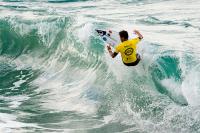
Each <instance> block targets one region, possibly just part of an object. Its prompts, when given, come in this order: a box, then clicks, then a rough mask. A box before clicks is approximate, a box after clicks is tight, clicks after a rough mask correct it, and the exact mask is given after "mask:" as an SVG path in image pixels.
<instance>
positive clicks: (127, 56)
mask: <svg viewBox="0 0 200 133" xmlns="http://www.w3.org/2000/svg"><path fill="white" fill-rule="evenodd" d="M134 32H135V34H136V35H138V37H137V38H135V39H130V40H128V37H129V36H128V32H127V31H125V30H123V31H120V32H119V36H120V40H121V43H120V44H118V45H117V46H116V47H115V51H114V52H112V49H111V46H110V45H109V46H107V49H108V52H109V54H110V56H111V57H112V58H115V57H116V56H117V55H118V53H120V54H121V57H122V61H123V63H124V64H125V65H126V66H136V65H137V64H138V63H139V62H140V60H141V57H140V55H139V54H138V53H137V52H136V50H137V43H139V42H140V41H141V40H142V39H143V36H142V34H140V32H139V31H137V30H134Z"/></svg>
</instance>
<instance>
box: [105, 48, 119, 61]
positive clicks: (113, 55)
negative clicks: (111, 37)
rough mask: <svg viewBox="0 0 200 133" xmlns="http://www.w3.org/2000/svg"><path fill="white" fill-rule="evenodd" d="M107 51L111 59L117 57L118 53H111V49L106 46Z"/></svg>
mask: <svg viewBox="0 0 200 133" xmlns="http://www.w3.org/2000/svg"><path fill="white" fill-rule="evenodd" d="M107 49H108V52H109V54H110V56H111V57H112V58H115V57H116V56H117V55H118V53H116V52H112V49H111V47H110V46H107Z"/></svg>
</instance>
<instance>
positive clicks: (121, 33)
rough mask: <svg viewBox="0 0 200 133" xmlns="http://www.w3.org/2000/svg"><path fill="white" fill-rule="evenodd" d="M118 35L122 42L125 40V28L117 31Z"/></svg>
mask: <svg viewBox="0 0 200 133" xmlns="http://www.w3.org/2000/svg"><path fill="white" fill-rule="evenodd" d="M119 36H120V39H121V41H122V42H124V41H127V40H128V32H127V31H125V30H122V31H120V32H119Z"/></svg>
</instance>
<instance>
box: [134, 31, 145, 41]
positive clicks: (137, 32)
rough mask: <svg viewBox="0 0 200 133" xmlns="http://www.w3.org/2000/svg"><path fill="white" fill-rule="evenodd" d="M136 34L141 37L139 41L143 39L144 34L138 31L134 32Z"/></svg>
mask: <svg viewBox="0 0 200 133" xmlns="http://www.w3.org/2000/svg"><path fill="white" fill-rule="evenodd" d="M134 33H135V34H136V35H138V36H139V39H143V36H142V34H141V33H140V32H139V31H138V30H134Z"/></svg>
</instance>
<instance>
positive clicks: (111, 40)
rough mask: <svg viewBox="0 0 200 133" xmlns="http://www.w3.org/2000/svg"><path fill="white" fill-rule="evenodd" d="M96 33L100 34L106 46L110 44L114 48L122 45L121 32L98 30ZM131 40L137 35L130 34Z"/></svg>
mask: <svg viewBox="0 0 200 133" xmlns="http://www.w3.org/2000/svg"><path fill="white" fill-rule="evenodd" d="M96 32H97V33H98V34H99V36H100V37H101V39H102V40H103V41H104V42H105V43H106V44H110V45H111V46H112V47H113V48H114V47H115V46H116V45H118V44H120V43H121V41H120V36H119V32H116V31H113V30H100V29H96ZM129 36H130V37H129V39H133V38H136V37H137V36H136V35H135V34H133V33H132V34H130V33H129Z"/></svg>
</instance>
